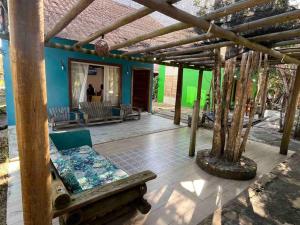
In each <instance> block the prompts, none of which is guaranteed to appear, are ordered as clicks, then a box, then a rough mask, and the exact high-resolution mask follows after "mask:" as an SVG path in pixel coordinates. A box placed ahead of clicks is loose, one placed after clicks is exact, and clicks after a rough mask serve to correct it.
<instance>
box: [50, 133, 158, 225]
mask: <svg viewBox="0 0 300 225" xmlns="http://www.w3.org/2000/svg"><path fill="white" fill-rule="evenodd" d="M50 143H51V145H50V146H51V151H50V152H51V154H50V155H51V160H53V154H54V152H55V151H56V150H58V151H64V150H63V149H72V148H77V147H79V146H90V147H92V142H91V138H90V133H89V131H88V130H77V131H71V132H63V133H51V134H50ZM53 162H54V161H53ZM54 164H55V163H51V174H52V203H53V218H56V217H59V220H60V224H66V225H71V224H72V225H83V224H102V223H105V222H108V221H110V220H112V219H114V218H115V217H116V216H120V214H124V213H125V212H128V211H131V210H136V209H138V210H139V211H140V212H141V213H143V214H146V213H148V212H149V211H150V209H151V205H150V204H149V203H148V202H147V200H145V199H144V197H143V196H144V195H145V193H146V191H147V187H146V182H147V181H150V180H152V179H155V178H156V175H155V174H154V173H153V172H151V171H143V172H140V173H137V174H134V175H130V176H127V177H126V178H123V179H119V180H116V181H113V182H111V183H107V184H104V185H99V186H96V187H94V188H92V189H89V190H85V191H82V192H80V193H72V192H71V191H70V190H69V189H68V188H67V186H66V185H65V183H64V180H63V179H62V178H61V177H60V175H59V172H58V170H57V169H56V167H55V166H54Z"/></svg>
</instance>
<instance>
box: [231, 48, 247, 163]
mask: <svg viewBox="0 0 300 225" xmlns="http://www.w3.org/2000/svg"><path fill="white" fill-rule="evenodd" d="M247 61H248V53H244V54H243V55H242V60H241V65H240V79H239V80H238V81H237V87H236V96H235V106H234V112H233V116H232V122H231V127H230V129H229V134H228V138H227V143H226V147H225V157H226V159H227V160H228V161H231V162H232V161H233V160H234V156H235V147H236V141H237V137H238V133H239V129H240V120H241V119H240V118H241V113H242V108H243V98H244V92H245V91H244V90H245V89H246V84H247V80H248V79H247V74H246V65H247Z"/></svg>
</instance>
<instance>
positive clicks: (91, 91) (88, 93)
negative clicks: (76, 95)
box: [86, 84, 95, 102]
mask: <svg viewBox="0 0 300 225" xmlns="http://www.w3.org/2000/svg"><path fill="white" fill-rule="evenodd" d="M94 95H95V89H94V87H93V85H92V84H89V87H88V89H87V90H86V96H87V101H88V102H91V101H92V98H93V96H94Z"/></svg>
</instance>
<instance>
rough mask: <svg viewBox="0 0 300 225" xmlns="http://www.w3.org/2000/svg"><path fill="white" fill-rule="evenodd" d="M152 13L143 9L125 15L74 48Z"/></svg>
mask: <svg viewBox="0 0 300 225" xmlns="http://www.w3.org/2000/svg"><path fill="white" fill-rule="evenodd" d="M152 12H154V10H152V9H149V8H147V7H143V8H141V9H139V10H137V11H136V12H134V13H131V14H129V15H125V16H123V17H121V18H120V19H118V20H117V21H115V22H113V23H112V24H109V25H108V26H105V27H103V28H101V29H100V30H98V31H96V32H95V33H92V34H91V35H89V36H88V37H86V38H85V39H83V40H82V41H79V42H77V43H76V44H75V46H77V47H79V46H82V45H84V44H88V43H90V42H91V41H93V40H95V39H97V38H99V37H101V36H102V35H105V34H107V33H109V32H112V31H113V30H116V29H118V28H119V27H122V26H124V25H126V24H128V23H131V22H133V21H135V20H137V19H140V18H142V17H144V16H146V15H148V14H150V13H152Z"/></svg>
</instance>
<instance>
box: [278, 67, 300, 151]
mask: <svg viewBox="0 0 300 225" xmlns="http://www.w3.org/2000/svg"><path fill="white" fill-rule="evenodd" d="M292 90H293V91H292V94H291V98H290V101H289V104H288V108H287V111H286V113H285V118H284V128H283V135H282V139H281V145H280V154H283V155H287V152H288V147H289V142H290V138H291V132H292V128H293V125H294V119H295V113H296V108H297V101H298V97H299V92H300V66H298V67H297V72H296V78H295V82H294V85H293V89H292Z"/></svg>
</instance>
